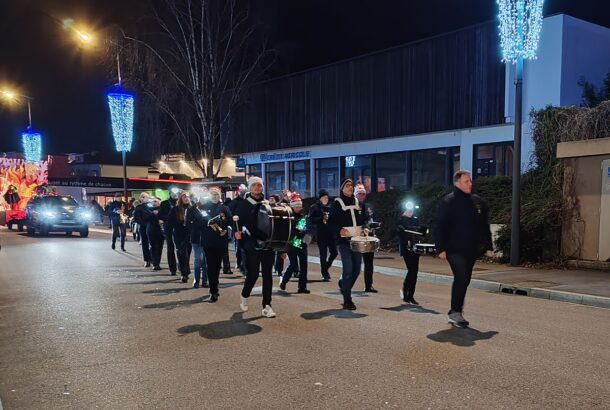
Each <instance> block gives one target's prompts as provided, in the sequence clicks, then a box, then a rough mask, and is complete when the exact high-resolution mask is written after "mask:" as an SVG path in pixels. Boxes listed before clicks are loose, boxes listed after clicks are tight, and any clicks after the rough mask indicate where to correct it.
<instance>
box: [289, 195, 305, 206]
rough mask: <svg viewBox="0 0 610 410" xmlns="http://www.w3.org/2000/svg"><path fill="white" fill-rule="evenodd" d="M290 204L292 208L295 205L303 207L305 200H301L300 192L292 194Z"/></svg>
mask: <svg viewBox="0 0 610 410" xmlns="http://www.w3.org/2000/svg"><path fill="white" fill-rule="evenodd" d="M290 206H291V207H292V208H295V207H301V208H302V207H303V201H301V195H299V193H297V192H294V193H293V194H292V195H291V196H290Z"/></svg>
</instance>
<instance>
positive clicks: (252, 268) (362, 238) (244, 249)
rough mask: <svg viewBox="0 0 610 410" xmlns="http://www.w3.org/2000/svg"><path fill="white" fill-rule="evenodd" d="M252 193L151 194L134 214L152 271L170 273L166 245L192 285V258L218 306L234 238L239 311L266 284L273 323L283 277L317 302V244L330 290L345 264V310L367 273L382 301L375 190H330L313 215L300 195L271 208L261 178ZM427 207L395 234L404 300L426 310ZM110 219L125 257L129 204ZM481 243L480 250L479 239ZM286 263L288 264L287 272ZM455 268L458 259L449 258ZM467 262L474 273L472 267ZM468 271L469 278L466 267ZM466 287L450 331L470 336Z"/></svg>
mask: <svg viewBox="0 0 610 410" xmlns="http://www.w3.org/2000/svg"><path fill="white" fill-rule="evenodd" d="M456 186H457V185H456ZM245 188H246V187H245V186H242V187H240V190H239V191H238V195H237V196H236V198H234V199H232V200H230V202H229V201H227V202H226V203H223V202H222V198H221V196H222V195H221V191H220V189H218V188H212V189H210V190H209V191H207V190H206V191H205V193H202V192H204V191H201V192H198V193H197V194H189V193H188V192H186V191H179V190H177V189H174V190H170V198H169V199H168V200H165V201H161V200H160V199H159V198H157V197H150V196H149V195H148V194H147V193H143V194H141V195H140V198H139V202H140V203H139V204H138V205H137V206H136V207H135V208H133V209H132V210H131V211H129V214H130V215H132V220H133V223H134V226H135V227H136V230H137V233H138V236H139V238H140V244H141V246H142V255H143V258H144V262H145V266H146V267H150V266H152V268H153V269H154V270H161V269H162V268H161V265H160V262H161V254H162V250H163V244H164V242H167V252H168V253H167V261H168V265H169V266H168V267H169V270H170V275H176V271H177V270H178V269H179V270H180V273H181V276H182V282H183V283H186V282H187V281H188V278H189V276H190V274H191V269H190V256H191V252H193V253H194V282H193V287H194V288H199V287H200V286H201V287H204V288H209V293H210V302H212V303H214V302H217V301H218V298H219V291H218V288H219V287H218V284H219V275H220V270H221V268H222V267H223V264H224V267H225V268H224V272H225V273H232V272H230V265H229V263H228V262H227V261H226V259H227V255H228V248H229V243H230V241H231V239H233V240H234V243H235V253H236V258H237V267H238V268H239V269H240V271H241V272H242V273H243V274H244V277H245V281H244V284H243V288H242V291H241V296H240V308H241V310H242V311H244V312H245V311H248V309H249V303H248V301H249V297H250V295H251V293H252V289H253V288H254V286H255V284H256V282H257V281H258V278H259V276H262V296H263V297H262V315H263V316H264V317H268V318H272V317H275V316H276V313H275V311H274V310H273V308H272V304H271V300H272V291H273V270H274V268H275V269H276V271H277V273H278V274H279V275H280V276H281V279H280V283H279V288H280V290H282V291H286V287H287V285H288V283H289V282H290V279H291V278H293V277H295V278H298V288H297V293H300V294H309V293H310V290H309V289H308V288H307V282H308V262H309V261H308V248H309V244H310V243H311V242H312V237H314V236H315V238H316V243H317V245H318V250H319V257H320V271H321V274H322V279H323V281H325V282H328V281H330V278H331V277H330V272H329V269H330V267H331V266H332V265H333V261H334V259H335V258H336V257H337V256H338V255H340V256H341V266H342V275H341V277H340V278H339V281H338V283H339V289H340V291H341V295H342V297H343V304H342V306H343V309H346V310H356V305H355V304H354V302H353V300H352V288H353V287H354V284H355V283H356V281H357V279H358V276H359V275H360V271H361V270H362V265H363V264H364V283H365V289H364V291H365V292H369V293H377V290H376V289H375V288H374V287H373V271H374V266H373V264H374V255H375V252H376V251H377V250H378V249H379V244H380V241H379V239H378V238H377V237H376V236H375V229H377V228H379V226H380V225H381V224H380V223H379V222H375V221H374V220H373V212H372V208H371V206H370V205H369V204H368V203H367V202H366V199H367V198H366V190H365V187H364V186H363V185H362V184H360V183H358V184H356V183H354V181H353V180H351V179H350V178H345V179H344V180H343V181H342V182H341V187H340V194H339V196H338V197H337V198H334V200H331V197H330V195H329V193H328V192H327V191H325V190H321V191H320V192H319V193H318V200H317V202H316V203H315V204H313V205H312V206H311V207H310V208H309V212H307V213H306V212H304V207H303V201H302V199H301V196H300V194H299V193H297V192H290V191H288V190H284V191H283V192H282V197H281V198H280V196H279V195H270V197H269V199H265V197H264V193H263V192H264V186H263V180H262V179H261V178H259V177H251V178H250V179H249V180H248V186H247V189H245ZM457 192H459V191H457ZM477 201H479V202H477V204H478V203H481V202H480V200H479V199H477ZM418 208H419V207H418V206H417V205H415V203H414V202H413V201H411V200H409V201H407V202H406V203H405V204H404V209H403V211H404V212H403V213H402V214H401V216H400V218H399V220H398V222H397V224H396V226H395V228H393V229H394V232H395V234H396V235H397V237H398V243H399V254H400V256H402V258H403V260H404V263H405V267H406V270H407V273H406V276H405V279H404V282H403V286H402V289H401V290H400V298H401V299H402V300H403V301H404V302H405V303H407V304H411V305H416V306H417V305H419V303H418V302H417V301H416V300H415V297H414V296H415V287H416V284H417V274H418V270H419V259H420V256H421V255H425V254H435V253H436V247H437V246H436V245H435V244H427V243H424V241H423V238H424V237H425V236H426V234H428V233H429V229H428V228H427V227H425V226H422V225H421V224H420V222H419V220H418V218H417V216H416V215H415V214H416V211H417V209H418ZM479 208H480V205H479ZM477 209H478V208H477ZM109 212H110V216H111V223H112V229H113V235H112V248H113V249H114V248H115V242H116V239H117V238H119V237H120V239H121V249H123V250H125V248H124V244H125V232H126V226H127V224H129V218H128V214H127V211H126V205H125V203H124V202H122V201H121V197H120V195H117V196H116V197H115V201H113V202H112V203H111V204H110V205H109ZM485 218H486V214H482V215H481V218H479V219H481V220H477V224H478V226H480V227H481V232H482V235H483V237H484V239H485V246H486V248H489V245H488V244H487V242H489V240H488V238H489V235H488V230H489V225H488V222H487V220H486V219H485ZM441 219H442V221H443V223H444V224H445V225H443V226H447V223H448V222H447V219H446V218H442V217H441ZM483 219H485V220H483ZM445 229H447V228H445ZM441 233H442V232H441ZM473 240H474V242H476V241H477V238H473ZM437 242H438V243H440V244H441V246H442V247H443V249H446V248H447V245H445V244H446V243H447V242H446V239H444V238H442V237H441V238H439V239H437ZM174 249H175V250H176V251H174ZM174 252H176V253H177V258H176V255H175V253H174ZM286 255H287V259H288V261H289V264H288V267H287V268H286V269H285V270H284V269H283V265H284V259H286ZM440 256H441V257H442V256H443V255H440ZM453 258H455V256H453ZM176 259H177V262H178V263H176ZM450 262H453V260H452V259H450ZM468 263H469V264H470V265H471V264H472V259H471V260H470V261H469V262H468ZM454 264H455V262H454ZM470 265H469V266H470ZM452 268H453V266H452ZM227 269H228V270H229V272H227ZM460 269H461V268H460ZM456 270H457V268H456ZM463 270H464V271H466V274H465V275H468V271H467V268H464V269H463ZM462 282H464V281H462ZM462 282H459V283H458V284H457V285H458V286H460V288H459V290H460V292H461V293H460V295H459V296H458V299H457V300H458V302H455V300H456V297H455V296H454V298H453V302H452V310H451V311H450V322H451V323H453V324H454V325H456V326H462V327H463V326H466V325H467V324H468V323H467V322H466V321H465V320H464V319H463V317H462V316H461V309H462V305H463V298H464V295H465V288H466V287H467V285H468V284H467V282H466V283H465V284H462ZM454 287H455V286H454ZM454 293H455V292H454ZM456 312H457V313H459V318H457V319H455V318H454V316H455V317H457V316H458V315H457V313H456ZM458 319H459V320H458Z"/></svg>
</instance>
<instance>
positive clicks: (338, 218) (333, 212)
mask: <svg viewBox="0 0 610 410" xmlns="http://www.w3.org/2000/svg"><path fill="white" fill-rule="evenodd" d="M340 198H341V199H342V200H343V202H344V203H345V206H351V205H354V204H355V203H356V198H354V197H353V196H352V197H346V196H345V195H343V193H341V196H340ZM354 216H355V217H356V225H357V226H363V227H364V226H365V224H366V222H367V221H368V215H367V213H366V212H364V210H363V209H362V208H361V207H359V208H358V209H357V210H354ZM328 223H329V225H330V229H331V232H332V233H333V234H334V235H335V237H336V238H337V245H349V239H348V238H344V237H342V236H341V234H340V232H341V229H342V228H344V227H349V226H353V225H354V224H353V221H352V214H351V211H350V210H349V209H346V210H343V208H342V207H341V204H340V203H339V201H337V200H336V199H335V200H334V201H333V203H332V204H331V205H330V215H329V217H328Z"/></svg>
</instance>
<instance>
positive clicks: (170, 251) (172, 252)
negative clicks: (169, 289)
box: [163, 223, 178, 273]
mask: <svg viewBox="0 0 610 410" xmlns="http://www.w3.org/2000/svg"><path fill="white" fill-rule="evenodd" d="M163 235H164V236H165V241H166V242H167V266H168V267H169V271H170V272H172V273H176V271H177V270H178V269H177V267H176V247H175V246H174V240H173V238H172V230H171V228H170V227H169V224H167V223H164V224H163Z"/></svg>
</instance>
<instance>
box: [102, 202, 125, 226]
mask: <svg viewBox="0 0 610 410" xmlns="http://www.w3.org/2000/svg"><path fill="white" fill-rule="evenodd" d="M121 207H124V208H123V210H124V211H125V212H127V205H126V204H125V202H123V201H112V202H111V203H109V204H108V207H107V208H106V212H107V214H108V216H109V217H110V221H111V222H112V223H113V224H115V225H116V224H118V223H119V221H120V220H121V217H120V212H121Z"/></svg>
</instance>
